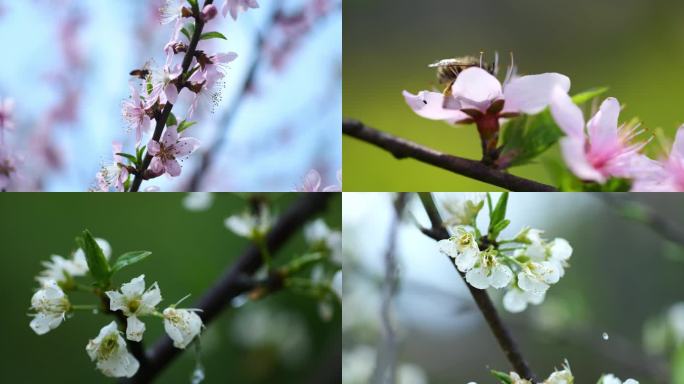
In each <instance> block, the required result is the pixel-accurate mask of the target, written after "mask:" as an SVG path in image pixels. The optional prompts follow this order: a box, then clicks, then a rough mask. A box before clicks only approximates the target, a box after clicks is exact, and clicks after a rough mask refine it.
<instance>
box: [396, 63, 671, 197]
mask: <svg viewBox="0 0 684 384" xmlns="http://www.w3.org/2000/svg"><path fill="white" fill-rule="evenodd" d="M569 90H570V79H568V77H566V76H564V75H561V74H558V73H545V74H541V75H530V76H517V75H516V74H515V68H514V67H513V66H511V68H510V69H509V71H508V73H507V76H506V79H505V80H504V81H503V84H502V83H501V82H500V81H499V80H498V79H497V78H496V77H495V74H493V73H490V72H489V71H487V70H485V69H484V68H481V67H479V66H473V67H469V68H465V69H463V70H462V71H461V72H460V74H458V76H457V77H456V79H455V81H454V83H453V85H452V86H451V88H450V89H448V90H447V91H448V92H446V93H445V94H442V93H438V92H433V91H421V92H419V93H418V94H415V95H414V94H412V93H410V92H407V91H404V93H403V94H404V98H405V100H406V103H407V104H408V105H409V107H411V109H413V111H414V112H415V113H416V114H418V115H419V116H421V117H424V118H427V119H432V120H443V121H446V122H448V123H450V124H471V123H475V124H476V125H477V128H478V132H479V133H480V136H481V138H482V141H483V155H484V157H483V161H485V162H487V161H488V160H489V161H491V162H492V165H494V166H497V165H498V164H496V156H498V152H497V151H498V147H497V145H498V132H499V127H500V121H501V120H502V119H504V118H515V117H517V116H518V115H520V114H530V115H533V114H537V113H540V112H542V111H543V110H545V109H546V108H547V107H550V110H551V114H552V116H553V118H554V120H555V121H556V123H557V125H558V126H559V127H560V128H561V130H562V131H563V133H564V134H565V137H563V138H561V140H560V148H561V152H562V155H563V159H564V160H565V163H566V164H567V166H568V168H569V169H570V171H571V172H572V173H573V174H574V175H575V176H577V178H579V179H580V180H582V181H584V182H591V183H598V184H604V183H606V182H608V181H609V180H610V179H613V178H620V179H627V180H629V181H630V182H631V185H632V187H631V188H632V190H633V191H680V192H681V191H684V126H682V127H680V128H679V130H678V132H677V136H676V139H675V142H674V145H673V147H672V150H671V152H670V154H669V157H667V158H665V159H663V160H661V161H656V160H653V159H651V158H649V157H647V156H646V155H645V154H643V152H642V149H643V148H644V147H645V145H646V144H648V141H645V142H636V141H635V140H634V139H635V137H636V136H638V135H639V134H641V133H642V130H640V129H639V125H638V124H622V125H620V124H619V122H618V118H619V114H620V110H621V107H620V104H619V102H618V101H617V99H615V98H613V97H609V98H607V99H606V100H604V101H603V103H602V104H601V106H600V108H599V110H598V112H597V113H596V114H595V115H594V116H593V117H592V118H591V119H590V120H589V121H588V122H585V119H584V115H583V112H582V110H581V109H580V108H579V107H578V106H577V105H575V103H574V102H573V101H572V99H571V98H570V96H569V95H568V92H569ZM492 160H494V161H492Z"/></svg>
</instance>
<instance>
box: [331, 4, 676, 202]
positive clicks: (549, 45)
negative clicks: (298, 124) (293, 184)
mask: <svg viewBox="0 0 684 384" xmlns="http://www.w3.org/2000/svg"><path fill="white" fill-rule="evenodd" d="M683 13H684V2H677V1H672V0H654V1H642V0H624V1H622V0H607V1H601V2H596V1H591V0H576V1H572V2H567V1H562V0H549V1H544V2H539V1H534V0H519V1H514V2H513V1H501V0H456V1H449V2H446V1H441V0H425V1H420V2H416V1H411V0H396V1H391V0H377V1H362V0H348V1H346V2H345V3H344V14H345V17H344V28H343V34H344V35H343V48H344V85H343V88H344V89H343V92H344V105H343V114H344V116H346V117H353V118H357V119H359V120H361V121H363V122H364V123H366V124H368V125H370V126H372V127H375V128H378V129H381V130H383V131H387V132H389V133H392V134H396V135H399V136H401V137H405V138H407V139H409V140H413V141H416V142H418V143H421V144H423V145H427V146H429V147H432V148H435V149H437V150H439V151H443V152H446V153H451V154H455V155H459V156H463V157H468V158H473V159H479V158H480V155H481V154H480V144H479V138H478V136H477V132H476V130H475V128H474V127H471V126H467V127H453V126H449V125H447V124H445V123H443V122H435V121H429V120H426V119H423V118H420V117H418V116H416V115H415V114H414V113H413V112H412V111H411V110H410V109H409V108H408V107H407V106H406V105H405V102H404V100H403V98H402V97H401V91H402V90H404V89H406V90H409V91H413V92H415V91H418V90H421V89H431V88H433V87H434V86H435V85H436V79H435V74H434V71H433V70H432V69H430V68H427V64H429V63H431V62H433V61H434V60H436V59H441V58H445V57H453V56H461V55H465V54H477V53H478V52H480V51H485V53H486V54H487V55H488V57H490V58H491V57H492V55H493V52H494V51H498V52H499V53H500V56H501V58H502V60H501V64H502V66H505V65H507V64H508V63H507V61H508V60H507V58H508V55H509V52H513V53H514V55H515V62H516V64H517V65H518V68H519V70H520V72H521V73H522V74H535V73H542V72H560V73H563V74H566V75H568V76H569V77H570V79H571V80H572V89H571V92H572V93H573V94H574V93H577V92H581V91H584V90H587V89H591V88H594V87H602V86H607V87H609V88H610V89H609V91H608V92H607V93H606V94H605V95H603V96H615V97H617V98H618V100H620V102H621V103H622V104H625V105H626V107H627V108H626V109H625V110H624V112H623V114H622V117H621V121H628V120H630V119H631V118H632V117H634V116H638V117H639V118H640V119H641V121H642V122H643V128H645V129H646V130H647V133H646V134H645V136H650V135H653V134H654V131H655V130H656V128H658V127H662V128H663V129H664V131H665V133H666V134H667V137H669V138H670V140H671V139H672V137H673V134H674V131H675V129H676V128H677V127H678V126H679V125H680V124H681V123H682V122H684V114H682V110H681V106H680V103H678V102H675V101H674V100H679V99H681V97H680V93H681V92H680V90H681V89H682V88H684V76H683V75H682V73H681V68H682V66H683V65H684V50H682V49H678V48H677V47H682V46H684V24H682V23H681V15H682V14H683ZM343 148H344V149H343V154H344V157H343V162H344V168H345V170H346V172H345V174H346V176H345V190H349V191H364V190H366V191H367V190H377V191H387V190H394V191H406V190H413V191H425V190H430V191H474V190H496V188H495V187H493V186H491V185H488V184H483V183H480V182H478V181H474V180H471V179H467V178H464V177H461V176H458V175H454V174H451V173H450V172H447V171H444V170H440V169H437V168H435V167H430V166H427V165H425V164H422V163H419V162H417V161H415V160H401V161H398V160H396V159H394V158H393V157H392V156H391V155H389V154H387V153H385V152H384V151H381V150H379V149H377V148H375V147H372V146H370V145H368V144H365V143H362V142H359V141H358V140H356V139H353V138H348V137H345V138H344V139H343ZM647 150H648V151H649V152H650V153H652V154H653V153H660V151H661V148H659V143H657V142H656V140H654V141H653V142H652V143H651V144H650V145H649V146H648V148H647ZM546 159H551V160H556V161H558V160H560V156H559V151H558V148H557V146H555V147H553V148H552V149H551V150H549V151H548V152H547V153H545V154H544V155H543V156H542V158H541V159H540V160H539V161H537V162H534V163H533V164H530V165H525V166H523V167H519V168H515V169H514V170H513V173H514V174H517V175H520V176H524V177H528V178H532V179H535V180H539V181H541V182H547V183H550V182H552V180H551V177H550V176H549V175H548V173H547V171H546V170H545V168H544V165H543V163H544V162H545V161H546ZM369 164H372V165H373V166H368V165H369Z"/></svg>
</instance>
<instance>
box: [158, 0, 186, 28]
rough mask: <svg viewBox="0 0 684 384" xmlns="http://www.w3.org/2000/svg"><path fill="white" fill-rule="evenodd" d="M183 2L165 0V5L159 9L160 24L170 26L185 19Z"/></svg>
mask: <svg viewBox="0 0 684 384" xmlns="http://www.w3.org/2000/svg"><path fill="white" fill-rule="evenodd" d="M182 11H183V1H182V0H180V1H179V0H165V2H164V5H163V6H162V7H161V8H159V22H160V23H161V24H169V23H172V22H174V21H178V20H180V19H181V18H182V17H183V13H182Z"/></svg>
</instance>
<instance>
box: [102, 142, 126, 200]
mask: <svg viewBox="0 0 684 384" xmlns="http://www.w3.org/2000/svg"><path fill="white" fill-rule="evenodd" d="M121 150H122V146H121V144H120V143H117V142H114V143H112V155H113V159H114V160H113V161H112V162H111V163H109V164H105V165H103V166H102V168H101V169H100V171H99V172H98V173H97V175H96V176H95V178H96V180H97V185H98V186H99V188H100V190H101V191H103V192H107V191H109V190H110V188H113V189H114V190H115V191H117V192H123V191H124V183H125V182H126V180H128V169H126V167H125V166H124V161H125V160H124V159H123V158H122V157H121V156H119V155H117V153H121Z"/></svg>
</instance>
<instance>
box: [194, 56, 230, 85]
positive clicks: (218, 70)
mask: <svg viewBox="0 0 684 384" xmlns="http://www.w3.org/2000/svg"><path fill="white" fill-rule="evenodd" d="M237 57H238V54H237V53H235V52H227V53H217V54H215V55H213V56H209V61H208V62H207V63H206V65H205V66H204V70H203V71H202V74H203V77H204V79H205V80H206V81H207V87H208V88H211V87H213V86H214V84H216V82H217V81H218V80H220V79H223V78H224V77H225V76H226V71H227V69H228V63H230V62H231V61H233V60H235V59H237Z"/></svg>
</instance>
